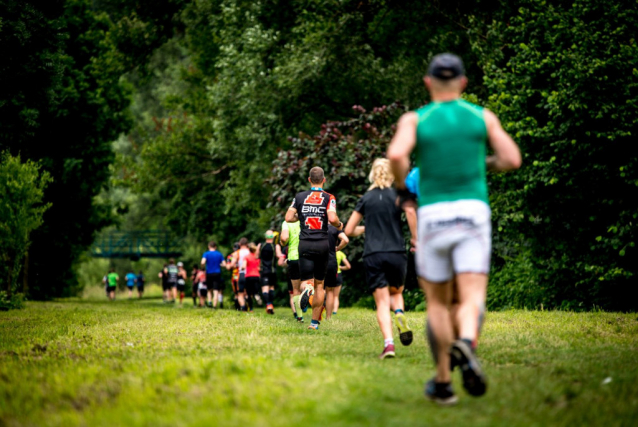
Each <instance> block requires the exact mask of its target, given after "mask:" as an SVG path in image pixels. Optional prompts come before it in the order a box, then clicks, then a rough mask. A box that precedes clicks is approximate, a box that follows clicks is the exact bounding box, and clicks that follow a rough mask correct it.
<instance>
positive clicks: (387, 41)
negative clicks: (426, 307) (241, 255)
mask: <svg viewBox="0 0 638 427" xmlns="http://www.w3.org/2000/svg"><path fill="white" fill-rule="evenodd" d="M635 6H636V3H635V1H627V0H624V1H603V0H592V1H586V0H570V1H560V0H559V1H553V2H546V1H540V0H520V1H518V0H517V1H504V0H503V1H498V0H489V1H488V0H483V1H477V2H470V3H468V2H463V1H454V0H451V1H446V2H439V1H422V2H404V1H398V0H343V1H336V0H309V1H285V0H279V1H276V0H271V1H266V0H261V1H260V0H254V1H253V0H251V1H241V0H153V1H150V0H137V1H133V0H41V1H36V0H33V1H17V0H1V1H0V53H1V54H2V66H1V67H0V82H1V89H0V91H1V92H0V151H5V150H6V151H8V152H9V153H11V154H12V155H14V156H16V155H20V156H21V158H22V159H23V160H27V161H34V162H38V164H39V165H40V167H41V169H42V170H43V171H46V172H47V173H48V175H47V177H48V176H50V178H51V182H50V183H49V184H48V186H47V188H46V190H45V191H44V200H43V203H46V204H47V207H48V209H47V210H46V211H45V212H44V217H43V219H44V222H43V225H42V226H41V227H40V228H38V229H37V230H36V231H35V232H34V233H33V234H32V245H31V246H30V249H29V254H28V257H27V258H26V263H25V267H27V271H28V272H29V276H28V277H29V280H28V288H27V289H23V290H25V291H26V292H28V296H29V297H30V298H34V299H47V298H52V297H59V296H69V295H75V294H77V293H78V292H79V291H80V290H81V289H82V287H83V286H85V285H87V284H94V283H89V281H90V280H94V281H99V279H100V278H101V275H102V274H103V273H104V271H103V268H104V265H103V264H100V263H96V261H94V260H91V259H90V258H89V256H88V252H87V249H88V248H89V246H90V245H91V243H92V242H93V241H94V239H95V238H96V236H98V234H99V233H107V232H109V231H110V230H113V229H120V230H125V231H131V230H144V229H164V230H170V231H171V232H172V233H173V234H174V235H175V236H176V238H179V239H181V241H182V243H183V247H184V257H185V259H187V260H190V261H191V262H196V261H197V260H198V258H199V256H200V255H201V252H202V250H203V249H204V245H205V242H206V241H208V239H215V240H217V241H219V242H220V246H221V247H222V249H223V250H224V252H225V253H227V252H228V250H229V248H230V246H231V245H232V243H233V242H234V241H236V240H237V239H238V238H239V237H241V236H247V237H249V238H251V239H254V240H260V239H261V237H262V235H263V232H264V230H265V229H267V228H269V227H275V228H278V227H279V226H280V224H281V221H282V220H283V212H284V211H285V209H286V208H287V206H288V204H289V203H290V200H291V199H292V196H293V194H294V193H295V192H296V191H299V190H300V189H302V188H304V187H305V186H306V183H305V182H306V181H305V178H306V176H307V171H308V169H309V168H310V167H311V166H313V165H316V164H317V165H320V166H323V167H324V168H325V169H326V172H327V175H328V183H327V189H328V191H330V192H333V193H334V194H335V195H336V197H337V201H338V206H339V214H340V217H341V219H342V220H345V219H347V217H348V216H349V214H350V212H351V210H352V208H353V207H354V205H355V203H356V200H357V198H358V197H360V196H361V194H363V192H364V191H365V189H366V188H367V182H366V176H367V172H368V170H369V167H370V164H371V162H372V160H373V159H374V158H376V157H379V156H383V154H384V151H385V147H386V146H387V143H388V142H389V139H390V138H391V136H392V133H393V129H394V128H393V126H394V124H395V123H396V119H397V118H398V117H399V115H400V114H401V113H403V112H405V111H407V110H410V109H415V108H418V107H420V106H422V105H424V104H426V103H427V102H428V94H427V93H426V91H425V88H424V86H423V83H422V77H423V75H424V73H425V70H426V67H427V63H428V61H429V59H430V58H431V57H432V56H433V55H434V54H436V53H440V52H445V51H449V52H454V53H456V54H458V55H460V56H461V57H462V58H463V59H464V61H465V64H466V68H467V76H468V79H469V85H468V90H467V93H466V95H465V96H466V98H467V99H468V100H470V101H472V102H475V103H478V104H480V105H483V106H486V107H488V108H490V109H492V110H493V111H495V112H496V113H497V115H498V116H499V117H500V118H501V120H502V123H503V126H504V127H505V129H506V130H507V131H508V132H510V134H511V135H512V136H513V137H514V138H515V140H516V141H517V142H518V143H519V144H520V146H521V149H522V151H523V156H524V157H523V159H524V160H523V163H524V165H523V167H522V169H521V170H519V171H517V172H516V173H512V174H507V175H500V174H492V175H490V176H489V186H490V198H491V200H490V202H491V206H492V210H493V223H494V254H493V258H492V267H493V274H492V277H491V282H490V291H489V304H490V308H492V309H496V308H507V307H527V308H561V309H573V310H590V309H595V308H602V309H608V310H635V309H637V308H638V298H636V289H637V288H636V284H637V276H636V274H637V273H638V262H637V261H638V259H637V251H636V247H635V242H636V238H637V234H638V227H637V225H636V221H637V216H638V171H637V169H636V166H637V164H636V162H637V159H638V156H637V154H638V148H637V144H636V136H635V135H637V134H638V133H637V131H638V129H637V126H638V114H637V113H638V90H637V85H638V83H637V82H638V48H637V45H636V40H635V28H636V27H637V26H638V10H637V9H636V7H635ZM348 253H349V255H350V259H351V260H352V261H353V265H354V269H353V270H354V271H353V272H352V273H350V279H351V281H350V282H351V284H352V286H351V288H352V290H353V291H355V292H353V293H352V294H351V297H349V299H350V301H349V302H353V301H354V300H355V299H356V295H364V292H363V290H364V289H365V287H364V284H363V281H362V279H361V277H362V276H361V264H360V262H359V261H360V254H361V241H354V242H353V244H352V245H351V246H350V247H349V248H348ZM118 265H119V266H120V268H129V266H133V267H139V263H131V262H129V261H123V262H121V263H120V264H118ZM145 265H146V267H149V265H150V264H148V263H147V264H145ZM95 268H99V269H100V271H99V272H96V273H95V274H94V275H93V276H96V275H97V276H99V277H97V279H95V278H94V277H93V276H91V274H93V270H94V269H95ZM153 268H155V267H153ZM23 270H24V269H23ZM87 272H89V273H91V274H87ZM0 280H6V279H4V278H3V277H0ZM1 285H2V287H3V288H4V284H1ZM410 286H411V287H414V284H413V283H412V284H410ZM18 290H20V289H18Z"/></svg>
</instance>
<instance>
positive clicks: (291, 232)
mask: <svg viewBox="0 0 638 427" xmlns="http://www.w3.org/2000/svg"><path fill="white" fill-rule="evenodd" d="M281 229H282V230H288V259H289V260H291V261H296V260H298V259H299V233H301V225H300V224H299V221H297V222H286V221H284V223H283V224H282V225H281Z"/></svg>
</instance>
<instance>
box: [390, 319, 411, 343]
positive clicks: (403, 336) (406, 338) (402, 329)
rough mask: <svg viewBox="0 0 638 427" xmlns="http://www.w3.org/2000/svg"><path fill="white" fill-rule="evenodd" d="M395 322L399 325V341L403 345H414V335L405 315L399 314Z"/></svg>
mask: <svg viewBox="0 0 638 427" xmlns="http://www.w3.org/2000/svg"><path fill="white" fill-rule="evenodd" d="M394 322H395V323H396V325H397V329H398V330H399V340H401V344H403V345H410V344H412V340H413V339H414V334H413V333H412V330H411V329H410V327H409V326H408V320H407V319H406V318H405V315H404V314H403V313H399V314H397V315H396V317H395V318H394Z"/></svg>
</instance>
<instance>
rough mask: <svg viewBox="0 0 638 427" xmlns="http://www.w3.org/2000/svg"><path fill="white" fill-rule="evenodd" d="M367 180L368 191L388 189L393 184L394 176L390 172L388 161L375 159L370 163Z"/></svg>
mask: <svg viewBox="0 0 638 427" xmlns="http://www.w3.org/2000/svg"><path fill="white" fill-rule="evenodd" d="M368 179H369V180H370V184H371V185H370V188H368V191H370V190H373V189H375V188H380V189H382V190H383V189H384V188H389V187H390V186H391V185H392V183H393V182H394V175H392V170H390V161H389V160H388V159H376V160H375V161H374V162H373V163H372V169H370V175H368Z"/></svg>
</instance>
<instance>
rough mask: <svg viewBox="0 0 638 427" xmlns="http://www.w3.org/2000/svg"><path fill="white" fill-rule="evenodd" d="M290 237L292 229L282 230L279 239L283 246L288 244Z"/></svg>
mask: <svg viewBox="0 0 638 427" xmlns="http://www.w3.org/2000/svg"><path fill="white" fill-rule="evenodd" d="M289 237H290V231H288V229H283V230H281V234H280V235H279V241H280V242H281V244H282V245H283V246H286V245H287V244H288V238H289Z"/></svg>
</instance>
